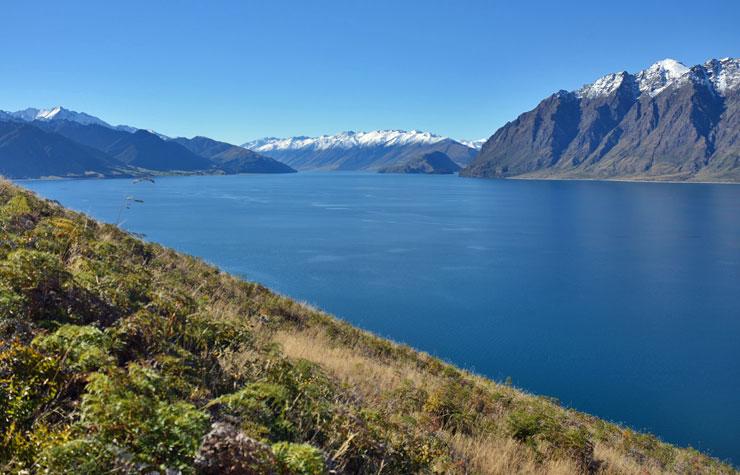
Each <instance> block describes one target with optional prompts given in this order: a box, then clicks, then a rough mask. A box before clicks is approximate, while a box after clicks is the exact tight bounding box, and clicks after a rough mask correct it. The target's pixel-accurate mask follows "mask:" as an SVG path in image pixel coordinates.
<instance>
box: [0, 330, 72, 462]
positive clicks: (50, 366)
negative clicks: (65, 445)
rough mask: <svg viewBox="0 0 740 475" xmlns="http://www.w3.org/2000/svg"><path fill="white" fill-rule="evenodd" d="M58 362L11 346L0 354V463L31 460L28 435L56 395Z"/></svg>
mask: <svg viewBox="0 0 740 475" xmlns="http://www.w3.org/2000/svg"><path fill="white" fill-rule="evenodd" d="M57 368H58V365H57V362H56V361H55V360H54V359H53V358H50V357H47V356H45V355H43V354H41V353H39V352H38V351H36V350H34V349H33V348H31V347H29V346H25V345H21V344H19V343H13V344H11V345H10V347H9V348H8V349H7V350H5V351H3V352H2V353H0V433H2V438H1V439H0V461H2V460H9V459H11V458H13V457H15V458H21V459H26V458H30V457H31V454H30V453H29V451H31V450H32V447H31V445H32V444H29V440H28V437H29V434H30V432H32V429H33V426H34V423H35V421H36V420H37V419H38V418H39V417H40V416H41V414H42V413H43V412H44V411H45V410H46V408H47V406H48V405H49V404H50V403H51V402H52V401H53V400H54V399H55V397H56V395H57V394H58V393H59V390H60V385H59V381H58V371H57Z"/></svg>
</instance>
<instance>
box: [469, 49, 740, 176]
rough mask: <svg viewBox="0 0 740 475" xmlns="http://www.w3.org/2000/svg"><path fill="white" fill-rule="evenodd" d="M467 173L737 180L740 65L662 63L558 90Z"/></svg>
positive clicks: (489, 145) (495, 139) (500, 134)
mask: <svg viewBox="0 0 740 475" xmlns="http://www.w3.org/2000/svg"><path fill="white" fill-rule="evenodd" d="M461 175H463V176H477V177H515V176H516V177H532V178H602V179H650V180H693V181H714V180H717V181H740V59H732V58H725V59H722V60H710V61H707V62H706V63H704V64H701V65H696V66H693V67H691V68H688V67H686V66H684V65H683V64H681V63H679V62H677V61H674V60H664V61H660V62H658V63H655V64H653V65H652V66H650V67H649V68H648V69H645V70H643V71H640V72H638V73H637V74H630V73H627V72H620V73H615V74H609V75H607V76H604V77H602V78H600V79H598V80H597V81H596V82H594V83H592V84H589V85H586V86H584V87H582V88H581V89H579V90H577V91H571V92H567V91H559V92H557V93H555V94H553V95H552V96H550V97H548V98H547V99H545V100H543V101H542V102H541V103H540V104H539V105H538V106H537V107H536V108H535V109H534V110H532V111H529V112H526V113H524V114H522V115H520V116H519V117H518V118H517V119H516V120H514V121H513V122H509V123H508V124H506V125H505V126H503V127H501V128H500V129H499V130H498V131H496V133H495V134H494V135H493V136H492V137H491V138H490V139H489V140H488V141H487V142H486V143H485V144H484V145H483V147H482V149H481V151H480V154H479V155H478V157H477V158H476V160H475V161H474V162H473V163H471V164H470V166H468V167H467V168H465V169H464V170H463V171H462V172H461Z"/></svg>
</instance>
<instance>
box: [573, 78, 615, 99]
mask: <svg viewBox="0 0 740 475" xmlns="http://www.w3.org/2000/svg"><path fill="white" fill-rule="evenodd" d="M626 77H627V73H626V72H621V73H612V74H607V75H606V76H602V77H600V78H599V79H597V80H596V81H595V82H594V83H592V84H586V85H585V86H583V87H582V88H580V89H579V90H577V91H576V95H577V96H578V97H585V98H588V99H595V98H597V97H603V96H608V95H610V94H612V93H613V92H614V91H616V90H617V89H618V88H619V86H621V85H622V83H623V82H624V80H625V78H626Z"/></svg>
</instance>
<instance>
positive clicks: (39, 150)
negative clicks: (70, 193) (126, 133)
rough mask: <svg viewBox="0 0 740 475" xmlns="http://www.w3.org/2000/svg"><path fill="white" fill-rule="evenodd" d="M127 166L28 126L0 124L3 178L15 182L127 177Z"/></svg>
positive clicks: (0, 159) (65, 139) (12, 123)
mask: <svg viewBox="0 0 740 475" xmlns="http://www.w3.org/2000/svg"><path fill="white" fill-rule="evenodd" d="M125 168H126V167H125V166H124V164H123V163H121V162H119V161H117V160H115V159H113V158H112V157H110V156H108V155H107V154H105V153H102V152H100V151H99V150H95V149H94V148H91V147H86V146H84V145H81V144H78V143H76V142H73V141H72V140H69V139H67V138H65V137H62V136H61V135H58V134H55V133H50V132H45V131H43V130H40V129H38V128H36V127H33V126H31V125H28V124H25V123H18V122H2V121H0V174H3V175H4V176H7V177H11V178H38V177H76V178H79V177H90V176H98V177H99V176H125V175H126V174H127V173H126V171H125Z"/></svg>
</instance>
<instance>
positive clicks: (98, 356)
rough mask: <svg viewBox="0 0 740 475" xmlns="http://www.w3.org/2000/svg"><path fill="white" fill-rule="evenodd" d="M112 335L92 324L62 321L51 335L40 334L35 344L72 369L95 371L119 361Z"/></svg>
mask: <svg viewBox="0 0 740 475" xmlns="http://www.w3.org/2000/svg"><path fill="white" fill-rule="evenodd" d="M111 343H112V342H111V338H110V337H109V336H108V335H106V334H105V333H103V332H102V331H100V330H99V329H97V328H95V327H92V326H89V325H88V326H78V325H62V326H61V327H59V329H58V330H56V331H55V332H54V333H52V334H50V335H42V336H38V337H36V338H35V339H34V340H33V346H34V347H35V348H37V349H39V350H40V351H41V352H43V353H45V354H49V355H54V356H56V357H57V358H59V360H60V362H61V365H62V367H63V368H64V369H67V370H69V371H93V370H96V369H99V368H102V367H104V366H108V365H112V364H114V363H115V359H114V358H113V356H111V355H110V354H109V352H110V350H111Z"/></svg>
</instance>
